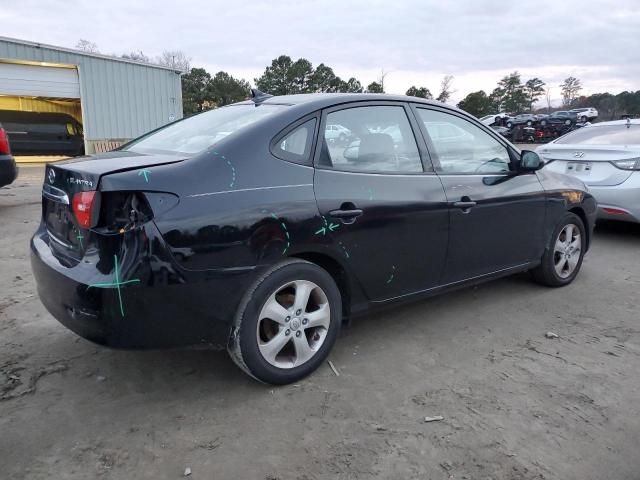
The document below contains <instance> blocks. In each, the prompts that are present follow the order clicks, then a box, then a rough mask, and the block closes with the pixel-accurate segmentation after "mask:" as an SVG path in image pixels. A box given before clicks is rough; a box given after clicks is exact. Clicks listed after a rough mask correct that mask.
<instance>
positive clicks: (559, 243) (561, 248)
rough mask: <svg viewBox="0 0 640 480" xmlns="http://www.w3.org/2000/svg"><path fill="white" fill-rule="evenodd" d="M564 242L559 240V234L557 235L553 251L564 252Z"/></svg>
mask: <svg viewBox="0 0 640 480" xmlns="http://www.w3.org/2000/svg"><path fill="white" fill-rule="evenodd" d="M564 249H565V243H564V242H563V241H562V240H560V235H558V239H557V240H556V245H555V247H554V249H553V251H554V252H560V253H564Z"/></svg>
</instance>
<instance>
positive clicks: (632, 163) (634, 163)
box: [611, 158, 640, 170]
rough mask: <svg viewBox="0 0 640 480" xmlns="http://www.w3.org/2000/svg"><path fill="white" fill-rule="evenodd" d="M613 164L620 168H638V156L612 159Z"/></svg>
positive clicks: (639, 168)
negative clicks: (628, 158)
mask: <svg viewBox="0 0 640 480" xmlns="http://www.w3.org/2000/svg"><path fill="white" fill-rule="evenodd" d="M611 163H613V165H615V166H616V167H618V168H619V169H621V170H640V158H632V159H630V160H614V161H613V162H611Z"/></svg>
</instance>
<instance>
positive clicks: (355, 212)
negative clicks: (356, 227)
mask: <svg viewBox="0 0 640 480" xmlns="http://www.w3.org/2000/svg"><path fill="white" fill-rule="evenodd" d="M362 213H363V212H362V210H361V209H360V208H350V209H348V210H346V209H339V210H331V211H330V212H329V215H330V216H332V217H334V218H339V219H340V220H342V223H345V224H347V225H349V224H351V223H353V222H355V221H356V218H358V217H359V216H360V215H362Z"/></svg>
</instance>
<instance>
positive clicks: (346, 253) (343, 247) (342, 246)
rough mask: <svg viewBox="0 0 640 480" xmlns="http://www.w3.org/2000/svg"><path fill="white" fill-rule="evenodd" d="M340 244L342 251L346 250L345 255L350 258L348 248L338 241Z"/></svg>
mask: <svg viewBox="0 0 640 480" xmlns="http://www.w3.org/2000/svg"><path fill="white" fill-rule="evenodd" d="M338 245H340V247H341V248H342V251H343V252H344V256H345V257H347V258H349V252H347V249H346V247H345V246H344V244H343V243H342V242H338Z"/></svg>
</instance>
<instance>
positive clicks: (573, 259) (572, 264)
mask: <svg viewBox="0 0 640 480" xmlns="http://www.w3.org/2000/svg"><path fill="white" fill-rule="evenodd" d="M578 260H580V254H579V253H578V254H577V255H576V254H574V255H571V256H570V257H569V258H568V259H567V264H568V266H569V267H568V271H567V274H568V275H571V274H572V273H573V271H574V270H575V269H576V266H577V265H578Z"/></svg>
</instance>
